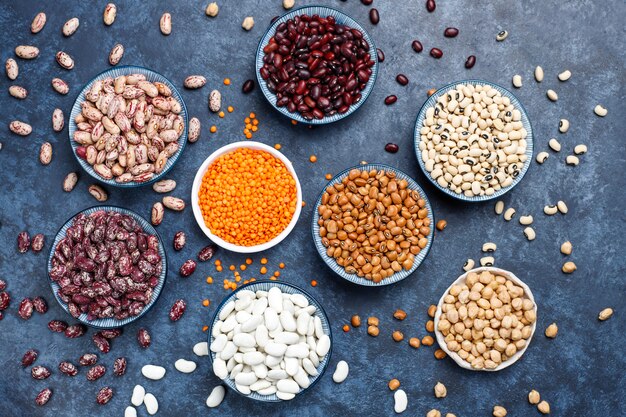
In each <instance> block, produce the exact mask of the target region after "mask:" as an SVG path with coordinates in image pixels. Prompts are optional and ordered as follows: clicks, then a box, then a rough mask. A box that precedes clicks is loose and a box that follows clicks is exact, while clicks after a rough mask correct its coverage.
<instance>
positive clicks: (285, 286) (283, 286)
mask: <svg viewBox="0 0 626 417" xmlns="http://www.w3.org/2000/svg"><path fill="white" fill-rule="evenodd" d="M254 287H261V288H254ZM265 287H268V288H265ZM271 287H278V288H280V290H281V291H282V292H289V293H290V294H302V295H303V296H305V297H306V299H307V300H308V301H309V305H314V306H315V308H316V312H317V313H318V314H316V316H318V317H319V318H320V320H321V322H322V328H323V329H324V334H327V335H328V337H329V338H330V350H329V351H328V353H327V354H326V356H325V357H324V359H323V360H322V361H320V364H319V366H318V367H317V371H318V374H317V375H316V376H314V377H311V376H309V381H310V382H311V384H310V385H309V386H308V387H306V388H304V389H301V390H300V392H298V393H297V394H296V396H298V395H301V394H303V393H304V392H306V391H308V390H310V389H311V388H312V387H313V385H315V384H316V383H317V381H319V380H320V379H321V378H322V376H323V375H324V373H325V372H326V368H328V364H329V363H330V358H331V356H332V353H333V345H334V341H333V333H332V330H331V326H330V321H329V320H328V316H327V315H326V311H325V310H324V307H322V305H321V304H320V303H319V302H318V301H317V300H316V299H315V298H314V297H313V296H312V295H311V294H309V293H308V292H307V291H305V290H303V289H302V288H300V287H298V286H297V285H294V284H290V283H286V282H280V281H270V280H257V281H254V282H251V283H248V284H245V285H242V286H240V287H239V288H237V289H236V290H235V291H233V292H232V293H230V294H229V295H227V296H226V297H224V299H223V300H222V302H221V303H220V305H219V306H218V307H217V310H215V314H214V315H213V319H212V320H211V326H210V328H209V334H208V346H209V359H210V361H211V374H212V375H214V374H213V361H214V360H215V356H216V354H215V353H214V352H211V350H210V348H211V343H212V342H213V339H214V337H213V326H214V325H215V323H217V322H218V321H219V315H220V312H221V311H222V309H223V308H224V306H225V305H226V304H227V303H228V302H230V301H231V300H233V299H235V297H236V294H237V293H238V292H239V291H241V290H244V289H245V290H250V291H255V292H256V291H259V290H261V291H269V288H271ZM253 288H254V289H253ZM216 377H217V376H216ZM222 381H223V382H224V384H226V385H227V386H228V387H229V388H230V389H232V390H233V391H235V392H236V393H237V394H239V395H241V396H242V397H245V398H251V399H253V400H256V401H261V402H282V401H285V400H281V399H280V398H278V397H277V396H276V394H272V395H259V394H258V393H256V392H251V393H250V394H247V395H246V394H243V393H241V392H239V390H238V389H237V387H236V386H235V381H233V380H232V379H230V378H229V377H226V379H223V380H222ZM294 399H295V398H294Z"/></svg>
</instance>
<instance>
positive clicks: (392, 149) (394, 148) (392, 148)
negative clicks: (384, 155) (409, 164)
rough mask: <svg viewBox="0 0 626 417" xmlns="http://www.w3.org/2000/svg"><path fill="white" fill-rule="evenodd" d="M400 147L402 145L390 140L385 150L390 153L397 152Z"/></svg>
mask: <svg viewBox="0 0 626 417" xmlns="http://www.w3.org/2000/svg"><path fill="white" fill-rule="evenodd" d="M399 149H400V147H399V146H398V145H396V144H395V143H391V142H389V143H388V144H386V145H385V150H386V151H387V152H389V153H396V152H398V150H399Z"/></svg>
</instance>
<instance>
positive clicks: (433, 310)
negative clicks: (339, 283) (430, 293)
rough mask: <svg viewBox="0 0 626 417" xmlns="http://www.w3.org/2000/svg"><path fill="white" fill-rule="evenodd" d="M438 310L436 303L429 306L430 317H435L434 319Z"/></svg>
mask: <svg viewBox="0 0 626 417" xmlns="http://www.w3.org/2000/svg"><path fill="white" fill-rule="evenodd" d="M436 312H437V306H436V305H434V304H431V305H430V306H429V307H428V317H430V318H433V319H434V318H435V313H436Z"/></svg>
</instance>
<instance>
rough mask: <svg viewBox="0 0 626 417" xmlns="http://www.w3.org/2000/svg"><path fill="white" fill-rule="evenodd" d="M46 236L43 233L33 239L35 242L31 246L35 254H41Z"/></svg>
mask: <svg viewBox="0 0 626 417" xmlns="http://www.w3.org/2000/svg"><path fill="white" fill-rule="evenodd" d="M44 239H45V236H44V235H43V234H42V233H38V234H36V235H35V236H34V237H33V241H32V242H31V244H30V248H31V249H32V250H33V252H40V251H41V250H42V249H43V245H44Z"/></svg>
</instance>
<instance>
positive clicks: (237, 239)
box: [191, 141, 302, 253]
mask: <svg viewBox="0 0 626 417" xmlns="http://www.w3.org/2000/svg"><path fill="white" fill-rule="evenodd" d="M191 204H192V208H193V214H194V217H195V219H196V222H197V223H198V226H200V229H202V231H203V232H204V234H205V235H206V236H207V237H208V238H209V239H211V240H212V241H213V242H214V243H215V244H217V245H218V246H221V247H222V248H224V249H227V250H230V251H233V252H239V253H256V252H261V251H264V250H267V249H269V248H271V247H273V246H275V245H277V244H278V243H280V242H281V241H282V240H283V239H284V238H285V237H287V235H288V234H289V233H290V232H291V231H292V230H293V228H294V227H295V225H296V223H297V221H298V218H299V217H300V211H301V209H302V188H301V187H300V182H299V181H298V176H297V175H296V171H295V170H294V168H293V165H292V164H291V162H290V161H289V159H287V158H286V157H285V156H284V155H283V154H282V153H280V152H279V151H278V150H276V149H274V148H272V147H270V146H267V145H265V144H263V143H259V142H254V141H245V142H235V143H231V144H229V145H226V146H223V147H221V148H219V149H218V150H216V151H215V152H213V153H212V154H211V155H210V156H209V157H208V158H207V159H206V160H205V161H204V162H203V163H202V165H201V166H200V168H199V169H198V172H197V173H196V176H195V178H194V181H193V186H192V189H191Z"/></svg>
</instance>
